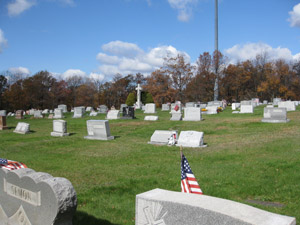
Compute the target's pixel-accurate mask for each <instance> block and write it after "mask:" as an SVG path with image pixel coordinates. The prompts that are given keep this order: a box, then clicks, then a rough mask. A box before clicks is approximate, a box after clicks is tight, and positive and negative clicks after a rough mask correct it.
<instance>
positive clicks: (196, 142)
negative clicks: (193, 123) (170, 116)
mask: <svg viewBox="0 0 300 225" xmlns="http://www.w3.org/2000/svg"><path fill="white" fill-rule="evenodd" d="M203 136H204V133H203V132H199V131H191V130H189V131H181V132H180V135H179V138H178V141H177V146H182V147H190V148H198V147H206V145H203Z"/></svg>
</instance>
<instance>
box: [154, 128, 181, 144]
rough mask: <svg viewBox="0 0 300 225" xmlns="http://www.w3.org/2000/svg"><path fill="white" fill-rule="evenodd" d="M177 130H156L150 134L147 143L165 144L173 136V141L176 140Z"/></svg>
mask: <svg viewBox="0 0 300 225" xmlns="http://www.w3.org/2000/svg"><path fill="white" fill-rule="evenodd" d="M177 136H178V134H177V131H175V130H156V131H154V133H153V134H152V136H151V139H150V142H148V144H154V145H167V144H168V143H169V140H170V139H171V138H175V140H174V141H175V143H176V141H177Z"/></svg>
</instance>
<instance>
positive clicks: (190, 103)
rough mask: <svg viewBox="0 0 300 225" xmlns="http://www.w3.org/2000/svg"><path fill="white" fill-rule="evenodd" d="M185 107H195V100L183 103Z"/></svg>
mask: <svg viewBox="0 0 300 225" xmlns="http://www.w3.org/2000/svg"><path fill="white" fill-rule="evenodd" d="M185 107H186V108H189V107H195V102H187V103H185Z"/></svg>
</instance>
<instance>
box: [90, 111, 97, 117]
mask: <svg viewBox="0 0 300 225" xmlns="http://www.w3.org/2000/svg"><path fill="white" fill-rule="evenodd" d="M90 116H98V112H96V111H92V112H91V113H90Z"/></svg>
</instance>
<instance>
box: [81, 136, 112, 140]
mask: <svg viewBox="0 0 300 225" xmlns="http://www.w3.org/2000/svg"><path fill="white" fill-rule="evenodd" d="M84 139H89V140H100V141H108V140H113V139H115V137H114V136H109V137H95V136H89V135H88V136H84Z"/></svg>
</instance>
